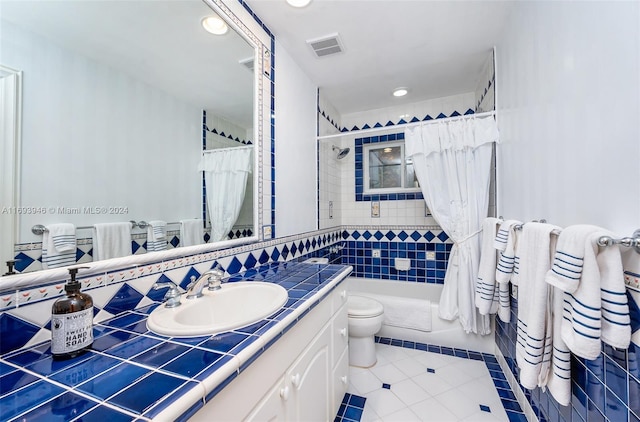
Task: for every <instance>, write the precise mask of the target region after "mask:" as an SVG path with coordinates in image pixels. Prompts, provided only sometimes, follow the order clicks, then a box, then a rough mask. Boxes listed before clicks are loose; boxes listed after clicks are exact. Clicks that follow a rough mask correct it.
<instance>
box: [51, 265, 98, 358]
mask: <svg viewBox="0 0 640 422" xmlns="http://www.w3.org/2000/svg"><path fill="white" fill-rule="evenodd" d="M83 268H89V267H72V268H69V277H70V279H69V281H68V282H67V284H66V285H65V286H64V290H65V292H66V295H65V296H64V297H62V298H60V299H58V300H56V301H55V302H54V304H53V306H52V308H51V354H52V355H53V358H54V359H56V360H62V359H70V358H73V357H76V356H78V355H80V354H81V353H84V352H85V351H86V350H87V349H89V348H90V347H91V345H92V344H93V299H91V296H89V295H88V294H86V293H81V292H80V282H78V281H76V275H77V274H78V270H79V269H83Z"/></svg>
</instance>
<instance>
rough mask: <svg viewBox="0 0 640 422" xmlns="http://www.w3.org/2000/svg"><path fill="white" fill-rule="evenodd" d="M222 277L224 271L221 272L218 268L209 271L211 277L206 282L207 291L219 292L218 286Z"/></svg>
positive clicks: (219, 287)
mask: <svg viewBox="0 0 640 422" xmlns="http://www.w3.org/2000/svg"><path fill="white" fill-rule="evenodd" d="M223 276H224V271H222V270H221V269H219V268H215V269H213V270H211V277H209V280H208V284H209V287H208V290H209V291H216V290H220V289H221V286H220V284H221V283H222V277H223Z"/></svg>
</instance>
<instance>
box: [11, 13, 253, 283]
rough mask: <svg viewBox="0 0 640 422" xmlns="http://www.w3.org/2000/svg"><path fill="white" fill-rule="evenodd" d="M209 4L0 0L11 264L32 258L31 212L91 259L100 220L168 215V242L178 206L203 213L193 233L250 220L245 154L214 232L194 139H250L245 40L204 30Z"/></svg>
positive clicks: (173, 238)
mask: <svg viewBox="0 0 640 422" xmlns="http://www.w3.org/2000/svg"><path fill="white" fill-rule="evenodd" d="M213 14H214V13H213V11H212V9H211V8H209V7H208V6H207V5H206V4H205V3H202V2H199V1H154V2H149V1H142V0H141V1H127V2H104V1H74V0H71V1H56V2H51V1H29V2H24V1H10V0H3V2H2V15H1V19H2V21H1V22H0V31H1V33H0V40H1V41H0V42H1V43H2V44H1V45H0V64H2V65H5V66H9V67H11V68H14V69H18V70H20V71H23V73H24V82H23V106H22V115H23V118H22V124H23V128H22V137H21V142H22V150H21V152H20V156H21V158H20V162H19V163H18V164H19V165H20V167H21V175H20V180H19V184H17V185H16V186H18V187H19V196H20V203H19V204H17V207H16V208H14V209H10V210H8V212H13V213H15V214H16V219H15V220H16V225H17V227H15V228H14V229H15V230H16V233H17V240H16V247H15V257H16V258H17V259H18V261H17V262H16V269H17V271H18V272H26V271H34V270H38V269H41V268H42V263H41V261H42V242H43V237H42V235H38V234H34V233H33V232H32V230H31V229H32V227H33V226H35V225H39V224H40V225H44V226H49V227H54V226H53V225H54V224H61V223H71V224H73V225H74V226H75V231H74V232H75V237H76V249H75V257H73V260H74V261H75V262H77V263H86V262H90V261H92V260H93V250H94V247H93V240H92V238H93V231H94V230H93V226H94V225H95V224H99V223H122V222H128V221H131V220H133V221H136V222H139V221H154V222H156V224H157V226H158V227H159V226H161V224H159V223H162V222H166V223H167V225H166V226H165V227H164V238H165V240H164V242H166V243H165V244H166V248H174V247H180V246H182V244H181V241H180V236H181V234H180V233H181V232H180V228H181V227H182V226H181V224H179V222H180V221H181V220H187V219H188V220H193V219H200V220H202V221H204V222H205V223H204V224H206V225H207V227H206V228H205V230H204V234H203V239H202V242H206V241H214V240H225V239H230V238H233V239H235V238H236V237H239V236H243V235H245V236H253V234H254V233H256V232H257V231H256V229H255V224H256V223H255V218H254V217H255V215H257V212H256V210H255V207H254V202H256V201H253V198H254V196H255V193H254V189H253V185H254V183H253V182H254V178H255V177H256V174H257V173H258V172H257V171H255V169H254V168H253V166H254V162H255V160H254V159H253V158H252V159H251V161H250V166H249V169H248V178H247V181H246V183H245V185H244V193H243V195H242V198H243V199H240V200H237V201H241V202H242V206H241V207H239V208H240V210H239V211H237V215H236V218H235V220H234V221H233V222H232V223H231V224H230V226H229V227H230V228H229V230H228V232H227V233H226V234H222V235H220V236H216V239H213V238H212V237H211V228H210V225H209V224H210V219H209V218H208V217H206V214H207V213H206V210H205V201H204V200H203V188H204V186H203V173H202V172H200V171H199V169H198V166H199V163H200V160H201V159H202V157H203V156H204V154H203V152H202V150H203V149H217V148H230V147H231V148H236V147H238V148H239V149H242V148H246V147H247V145H253V144H254V142H253V141H254V140H255V136H254V126H255V125H254V119H255V113H254V109H255V104H254V98H255V94H254V85H255V79H256V78H255V75H254V72H253V65H254V63H253V61H254V57H256V54H255V48H254V46H252V45H250V44H249V42H248V41H247V40H246V39H245V38H244V37H243V36H241V35H239V34H238V33H236V32H234V31H233V30H229V31H227V33H226V34H225V35H222V36H216V35H212V34H210V33H208V32H206V31H205V30H204V29H203V27H202V25H201V22H202V20H203V18H204V17H206V16H210V15H213ZM258 58H260V57H259V55H258ZM223 140H224V142H223ZM250 148H253V147H250ZM257 153H258V151H256V152H255V153H254V154H253V156H255V155H256V154H257ZM249 172H250V173H249ZM3 177H4V175H3ZM209 191H211V192H209ZM220 192H223V190H222V189H210V187H209V186H207V193H208V194H218V193H220ZM2 206H5V204H0V207H2ZM209 214H210V212H209ZM234 223H235V224H234ZM152 233H153V230H152V228H151V229H148V228H140V227H138V226H134V227H133V228H132V230H131V241H130V243H131V251H130V253H132V254H142V253H147V252H148V251H147V246H148V243H147V241H148V240H150V239H148V236H151V235H152ZM162 234H163V233H161V232H159V233H158V236H159V239H160V241H161V242H162ZM250 239H251V240H257V238H256V237H255V236H254V237H251V238H250ZM156 240H157V239H156ZM1 258H2V261H3V263H4V262H6V261H7V260H9V259H11V258H12V257H11V256H6V255H3V256H2V257H1ZM1 273H4V271H2V272H0V274H1Z"/></svg>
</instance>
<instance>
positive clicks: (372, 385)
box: [351, 371, 382, 397]
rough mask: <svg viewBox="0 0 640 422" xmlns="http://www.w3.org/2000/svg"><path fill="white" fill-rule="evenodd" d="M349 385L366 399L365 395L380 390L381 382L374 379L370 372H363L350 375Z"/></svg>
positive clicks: (376, 378)
mask: <svg viewBox="0 0 640 422" xmlns="http://www.w3.org/2000/svg"><path fill="white" fill-rule="evenodd" d="M351 385H353V386H354V387H355V388H356V390H358V391H359V392H360V393H362V394H364V395H365V397H366V394H367V393H370V392H372V391H374V390H378V389H380V388H382V381H380V379H378V377H376V376H375V375H374V374H373V373H372V372H371V371H365V372H362V373H355V374H354V375H352V376H351Z"/></svg>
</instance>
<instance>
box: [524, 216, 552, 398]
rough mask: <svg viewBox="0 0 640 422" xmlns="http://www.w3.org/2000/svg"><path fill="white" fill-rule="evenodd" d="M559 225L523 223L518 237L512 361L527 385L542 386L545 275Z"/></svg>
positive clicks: (547, 355) (546, 351) (548, 328)
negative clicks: (516, 300) (517, 277)
mask: <svg viewBox="0 0 640 422" xmlns="http://www.w3.org/2000/svg"><path fill="white" fill-rule="evenodd" d="M554 230H560V228H559V227H557V226H554V225H551V224H545V223H527V224H525V225H524V226H523V228H522V235H521V236H520V238H519V239H518V254H519V256H520V264H521V265H520V282H519V283H520V284H519V286H518V327H517V337H518V340H517V343H516V362H517V363H518V366H519V367H520V384H522V386H523V387H525V388H528V389H534V388H536V387H538V386H544V385H545V382H546V380H547V373H548V371H549V362H550V359H551V351H552V344H551V340H552V338H551V335H552V324H551V303H550V290H551V289H550V286H549V285H548V284H547V283H546V282H545V275H546V274H547V271H549V269H550V268H551V257H552V256H553V251H554V245H555V236H553V237H552V235H551V232H552V231H554Z"/></svg>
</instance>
